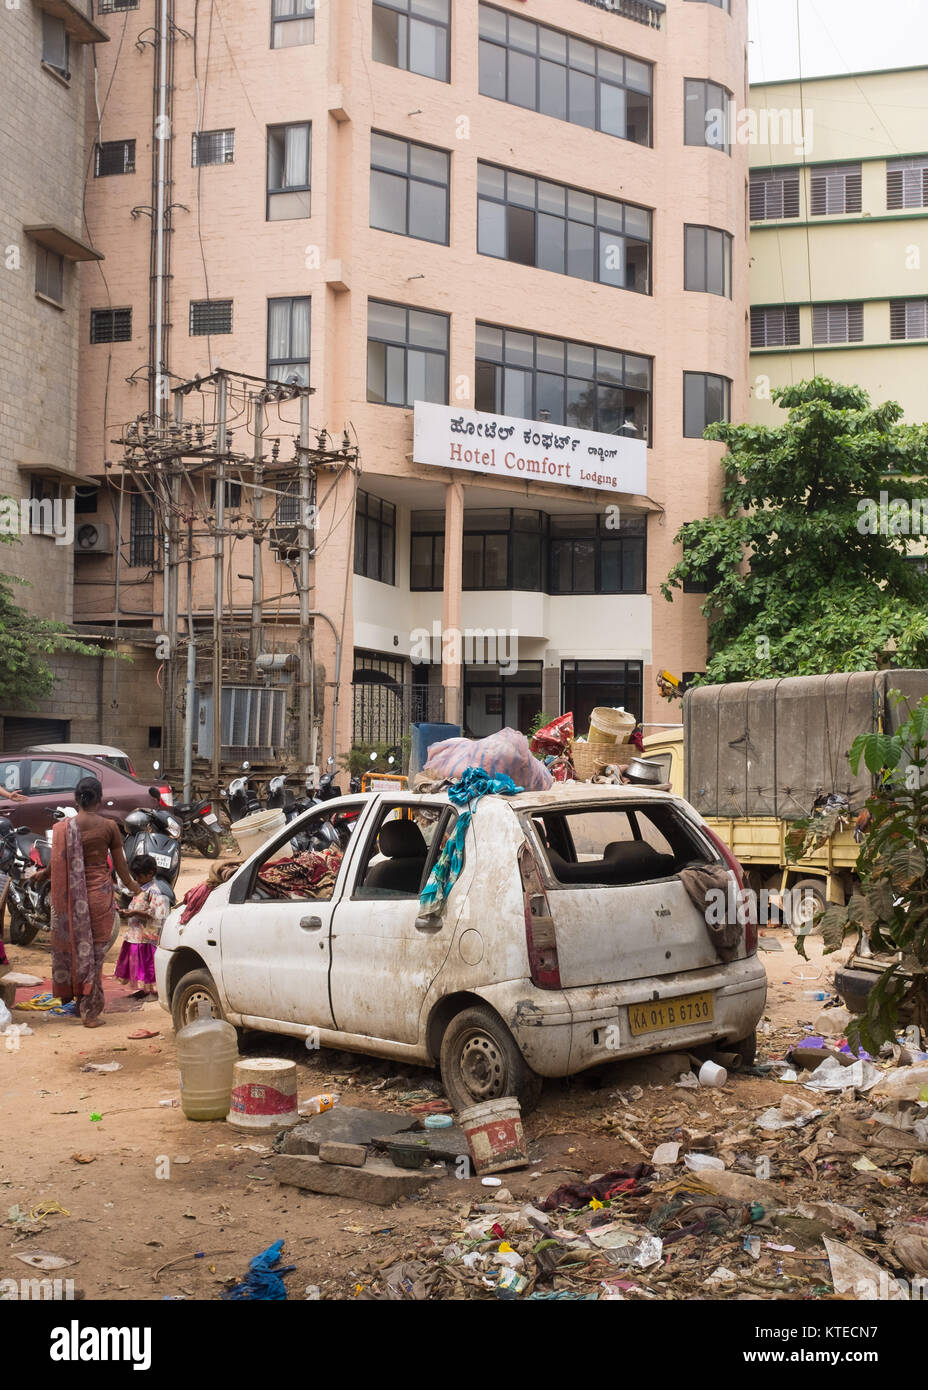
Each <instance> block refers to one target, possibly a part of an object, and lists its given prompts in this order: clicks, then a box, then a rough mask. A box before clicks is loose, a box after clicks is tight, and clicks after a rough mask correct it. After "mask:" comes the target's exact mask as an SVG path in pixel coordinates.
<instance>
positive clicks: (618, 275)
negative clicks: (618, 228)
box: [599, 232, 626, 288]
mask: <svg viewBox="0 0 928 1390" xmlns="http://www.w3.org/2000/svg"><path fill="white" fill-rule="evenodd" d="M599 278H600V280H601V282H602V283H603V284H604V285H619V286H620V287H622V288H625V283H626V281H625V241H624V238H623V237H621V236H616V234H615V233H614V232H600V233H599Z"/></svg>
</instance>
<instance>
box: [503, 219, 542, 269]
mask: <svg viewBox="0 0 928 1390" xmlns="http://www.w3.org/2000/svg"><path fill="white" fill-rule="evenodd" d="M508 211H509V218H508V247H507V256H508V259H509V260H510V261H517V262H518V263H519V264H520V265H534V264H535V214H534V212H530V211H529V209H528V208H516V207H511V206H510V208H509V209H508Z"/></svg>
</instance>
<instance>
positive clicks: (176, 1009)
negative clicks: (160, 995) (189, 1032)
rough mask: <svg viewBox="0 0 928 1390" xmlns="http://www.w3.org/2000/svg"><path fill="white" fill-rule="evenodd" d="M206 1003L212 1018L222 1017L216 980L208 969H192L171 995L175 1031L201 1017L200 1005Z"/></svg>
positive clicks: (179, 981)
mask: <svg viewBox="0 0 928 1390" xmlns="http://www.w3.org/2000/svg"><path fill="white" fill-rule="evenodd" d="M201 1004H206V1005H207V1006H208V1008H209V1017H210V1018H222V1005H221V1004H220V1002H219V990H218V989H217V988H216V981H215V980H214V979H213V977H212V975H211V974H210V973H209V971H208V970H191V971H189V972H188V974H186V975H184V976H183V977H182V978H181V979H180V980H178V982H177V984H176V985H175V987H174V993H173V994H172V995H171V1017H172V1019H173V1020H174V1031H175V1033H178V1032H180V1030H181V1028H185V1027H186V1026H187V1024H188V1023H196V1021H197V1019H198V1018H199V1017H200V1005H201Z"/></svg>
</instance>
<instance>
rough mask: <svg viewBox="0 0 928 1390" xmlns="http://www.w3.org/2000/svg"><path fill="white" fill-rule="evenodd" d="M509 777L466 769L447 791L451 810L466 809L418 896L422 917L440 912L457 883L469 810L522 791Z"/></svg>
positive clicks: (468, 823)
mask: <svg viewBox="0 0 928 1390" xmlns="http://www.w3.org/2000/svg"><path fill="white" fill-rule="evenodd" d="M522 790H523V788H522V787H517V786H516V784H515V782H513V780H512V778H511V777H507V776H506V775H505V774H503V775H502V776H499V777H491V776H490V774H489V773H488V772H485V771H484V770H483V768H482V767H468V768H465V770H464V772H463V773H462V774H461V776H460V777H459V778H458V780H457V782H454V783H453V784H452V785H451V786H450V787H449V788H448V799H449V801H453V802H454V804H455V806H464V807H466V809H465V810H464V811H462V812H461V814H460V815H459V816H458V821H457V825H456V826H455V827H454V834H453V835H451V836H450V837H449V838H448V840H446V842H445V844H444V845H443V846H442V851H441V854H440V855H439V856H438V858H437V859H436V861H435V864H434V867H433V869H432V872H431V873H430V874H429V880H428V883H427V884H426V885H425V887H424V888H423V890H422V892H421V893H420V894H419V906H420V908H421V909H422V915H423V916H424V917H429V916H432V915H433V914H435V913H437V912H439V911H441V905H442V903H443V902H444V901H445V899H446V898H447V896H448V894H449V893H450V892H451V889H452V888H453V887H454V885H455V883H456V882H457V881H458V879H459V878H460V875H461V870H462V869H463V867H464V842H465V840H466V839H467V831H468V827H469V826H470V823H471V819H472V817H473V810H472V807H473V806H475V805H476V803H477V802H478V801H479V800H480V798H481V797H482V796H491V795H495V796H514V795H515V794H516V792H520V791H522Z"/></svg>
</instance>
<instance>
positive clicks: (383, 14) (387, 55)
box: [373, 5, 405, 68]
mask: <svg viewBox="0 0 928 1390" xmlns="http://www.w3.org/2000/svg"><path fill="white" fill-rule="evenodd" d="M373 20H374V44H373V55H374V60H375V62H378V63H389V64H390V66H391V67H394V68H398V67H399V65H400V42H399V26H400V16H399V15H398V14H396V13H395V12H394V11H393V10H387V9H384V7H383V5H375V6H374V11H373ZM404 23H405V21H404Z"/></svg>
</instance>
